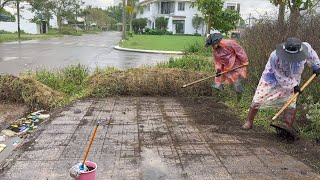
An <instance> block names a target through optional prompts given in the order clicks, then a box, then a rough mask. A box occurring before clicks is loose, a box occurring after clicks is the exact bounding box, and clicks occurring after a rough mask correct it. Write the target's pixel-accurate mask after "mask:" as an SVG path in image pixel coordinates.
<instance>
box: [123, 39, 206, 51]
mask: <svg viewBox="0 0 320 180" xmlns="http://www.w3.org/2000/svg"><path fill="white" fill-rule="evenodd" d="M196 41H200V42H204V37H203V36H202V37H200V36H182V35H179V36H175V35H133V37H129V40H125V41H124V42H121V44H120V46H121V47H123V48H132V49H146V50H164V51H182V50H183V49H184V47H185V46H187V45H188V44H194V43H195V42H196Z"/></svg>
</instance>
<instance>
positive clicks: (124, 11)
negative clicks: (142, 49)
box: [122, 0, 127, 39]
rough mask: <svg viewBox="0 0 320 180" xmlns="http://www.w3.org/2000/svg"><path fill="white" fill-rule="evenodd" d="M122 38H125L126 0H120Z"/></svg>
mask: <svg viewBox="0 0 320 180" xmlns="http://www.w3.org/2000/svg"><path fill="white" fill-rule="evenodd" d="M122 4H123V5H122V6H123V7H122V39H125V38H126V25H127V22H126V21H127V20H126V0H122Z"/></svg>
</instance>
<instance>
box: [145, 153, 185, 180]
mask: <svg viewBox="0 0 320 180" xmlns="http://www.w3.org/2000/svg"><path fill="white" fill-rule="evenodd" d="M141 156H142V162H141V172H142V174H143V179H158V180H159V179H181V178H182V176H181V175H180V173H179V172H180V171H181V169H179V168H178V167H176V165H175V164H172V165H170V164H171V163H170V164H169V163H168V162H165V161H167V159H165V158H164V157H161V156H160V155H159V154H158V152H157V151H155V150H152V149H149V148H143V149H142V152H141ZM168 161H173V162H174V160H170V159H168Z"/></svg>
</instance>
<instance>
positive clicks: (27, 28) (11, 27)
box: [0, 22, 38, 34]
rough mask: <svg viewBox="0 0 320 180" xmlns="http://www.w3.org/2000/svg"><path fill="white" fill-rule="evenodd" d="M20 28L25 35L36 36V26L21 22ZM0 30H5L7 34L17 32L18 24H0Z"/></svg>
mask: <svg viewBox="0 0 320 180" xmlns="http://www.w3.org/2000/svg"><path fill="white" fill-rule="evenodd" d="M20 28H21V30H23V31H24V32H26V33H29V34H38V29H37V24H36V23H26V22H21V23H20ZM0 30H5V31H9V32H17V31H18V24H17V23H16V22H0Z"/></svg>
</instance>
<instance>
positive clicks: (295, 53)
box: [276, 37, 308, 62]
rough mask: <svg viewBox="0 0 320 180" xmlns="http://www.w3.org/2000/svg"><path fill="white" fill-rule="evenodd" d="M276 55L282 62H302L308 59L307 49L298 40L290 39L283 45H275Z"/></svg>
mask: <svg viewBox="0 0 320 180" xmlns="http://www.w3.org/2000/svg"><path fill="white" fill-rule="evenodd" d="M276 55H277V56H278V58H279V59H281V60H284V61H291V62H298V61H303V60H305V59H307V57H308V47H307V46H306V45H304V44H303V43H302V42H301V40H300V39H298V38H296V37H291V38H288V39H287V41H286V42H285V43H281V44H278V45H277V49H276Z"/></svg>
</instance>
